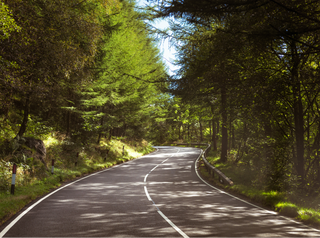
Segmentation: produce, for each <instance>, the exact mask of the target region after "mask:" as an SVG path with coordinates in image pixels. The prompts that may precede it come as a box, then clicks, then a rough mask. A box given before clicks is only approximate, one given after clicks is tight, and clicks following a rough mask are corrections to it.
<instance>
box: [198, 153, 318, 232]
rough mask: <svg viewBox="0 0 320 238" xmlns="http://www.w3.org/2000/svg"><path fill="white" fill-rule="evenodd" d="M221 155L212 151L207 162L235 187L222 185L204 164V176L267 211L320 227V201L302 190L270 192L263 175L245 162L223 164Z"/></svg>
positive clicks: (202, 168) (201, 167)
mask: <svg viewBox="0 0 320 238" xmlns="http://www.w3.org/2000/svg"><path fill="white" fill-rule="evenodd" d="M219 159H220V154H219V152H218V151H211V152H209V154H208V156H207V160H208V161H209V162H210V163H211V164H212V165H214V166H215V167H216V168H218V169H219V170H220V171H221V172H223V173H224V174H225V175H226V176H227V177H229V178H230V179H231V180H232V181H233V182H234V185H233V186H229V185H223V184H221V183H220V182H219V181H218V179H217V177H216V178H212V175H210V174H209V173H208V172H207V171H206V169H205V167H204V165H203V164H201V166H200V173H201V175H202V176H203V177H204V178H205V179H206V180H208V181H209V182H211V183H212V184H214V185H215V186H218V187H220V188H224V189H226V190H228V191H229V192H231V193H234V194H238V195H240V196H244V197H245V198H247V199H249V200H250V201H252V202H254V203H257V204H260V205H261V206H264V207H266V208H269V209H272V210H274V211H277V212H279V213H280V214H281V215H284V216H288V217H291V218H295V219H297V220H300V221H302V222H304V223H305V224H309V225H313V226H315V227H320V197H319V196H307V194H306V193H303V191H301V190H299V189H290V190H289V189H288V190H283V191H274V190H270V189H268V186H266V184H265V183H264V181H263V179H262V176H261V175H260V174H259V171H255V170H254V169H253V168H252V167H250V166H248V164H246V163H242V162H241V161H240V162H238V163H235V160H233V159H232V158H231V159H230V158H229V161H228V162H226V163H221V162H220V160H219Z"/></svg>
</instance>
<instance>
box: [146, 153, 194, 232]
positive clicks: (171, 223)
mask: <svg viewBox="0 0 320 238" xmlns="http://www.w3.org/2000/svg"><path fill="white" fill-rule="evenodd" d="M179 151H180V149H178V151H177V152H176V153H179ZM173 155H174V154H172V155H171V156H170V157H169V158H171V157H172V156H173ZM169 158H167V159H165V160H164V161H162V162H161V163H160V164H158V165H156V166H155V167H154V168H153V169H151V170H150V172H149V173H148V174H147V175H146V176H145V177H144V182H147V177H148V175H149V174H150V173H151V172H152V171H154V170H155V169H156V168H157V167H158V166H160V165H161V164H163V163H165V162H166V161H168V159H169ZM144 192H145V193H146V196H147V198H148V200H149V201H150V202H152V203H153V205H154V206H155V207H156V208H157V210H158V213H159V214H160V216H162V218H163V219H164V220H165V221H166V222H168V223H169V224H170V226H172V228H173V229H175V230H176V231H177V232H178V233H179V234H180V235H181V236H182V237H184V238H189V236H187V235H186V233H184V232H183V231H182V230H181V229H180V228H179V227H177V226H176V225H175V224H174V223H173V222H172V221H171V220H170V219H169V218H168V217H166V216H165V215H164V214H163V213H162V212H161V211H160V209H159V207H158V206H157V205H156V204H155V202H154V201H153V200H152V198H151V197H150V194H149V193H148V189H147V187H146V186H144Z"/></svg>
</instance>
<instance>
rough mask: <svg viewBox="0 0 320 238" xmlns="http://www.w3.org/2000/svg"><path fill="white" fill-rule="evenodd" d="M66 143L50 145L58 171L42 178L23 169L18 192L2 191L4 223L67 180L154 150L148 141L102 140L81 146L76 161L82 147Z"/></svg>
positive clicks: (0, 217) (0, 221)
mask: <svg viewBox="0 0 320 238" xmlns="http://www.w3.org/2000/svg"><path fill="white" fill-rule="evenodd" d="M63 146H64V145H63V144H55V146H54V148H51V149H50V145H47V148H48V151H49V152H50V151H51V154H50V153H49V156H47V157H50V156H55V158H56V160H57V163H56V166H55V170H54V174H51V173H49V172H45V174H43V173H42V174H41V175H42V176H41V178H37V177H32V176H30V174H28V176H27V175H26V173H28V172H26V171H24V170H23V169H22V168H20V170H19V171H18V172H19V173H17V178H18V176H19V175H21V176H20V178H19V179H18V181H19V183H18V184H17V185H16V188H15V194H14V195H11V194H10V192H9V188H7V190H0V225H2V224H3V223H5V222H6V221H7V220H9V219H10V218H11V217H12V216H13V215H15V214H16V213H17V212H19V211H20V210H21V209H22V208H23V207H25V206H26V205H27V204H29V203H30V202H32V201H33V200H35V199H37V198H39V197H41V196H43V195H45V194H47V193H49V192H50V191H52V190H53V189H56V188H58V187H59V186H61V185H62V184H63V183H66V182H69V181H72V180H74V179H77V178H79V177H81V176H85V175H87V174H90V173H93V172H96V171H99V170H102V169H105V168H109V167H111V166H113V165H116V164H120V163H123V162H125V161H128V160H131V159H134V158H138V157H141V156H142V155H145V154H148V153H150V152H152V151H153V150H154V149H153V148H152V147H151V145H149V144H148V143H147V142H146V141H142V142H132V141H121V140H117V139H112V140H109V141H107V140H102V141H101V143H100V145H99V146H94V145H91V146H89V147H90V148H81V150H80V152H79V156H78V157H77V158H76V161H77V163H76V164H75V163H74V161H75V156H74V154H76V151H79V149H80V148H78V147H77V146H74V145H72V146H69V147H68V148H67V150H64V149H61V148H60V147H63ZM106 150H108V156H106V153H105V151H106ZM70 154H72V155H73V157H71V155H70ZM24 180H25V181H24ZM27 180H28V181H27Z"/></svg>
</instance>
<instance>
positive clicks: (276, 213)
mask: <svg viewBox="0 0 320 238" xmlns="http://www.w3.org/2000/svg"><path fill="white" fill-rule="evenodd" d="M201 155H202V150H201V153H200V155H199V157H198V158H197V159H196V162H195V166H194V168H195V172H196V174H197V176H198V177H199V179H201V180H202V182H204V183H205V184H206V185H208V186H210V187H211V188H213V189H215V190H218V191H219V192H221V193H224V194H226V195H228V196H230V197H233V198H235V199H237V200H239V201H241V202H244V203H246V204H249V205H251V206H253V207H256V208H258V209H260V210H263V211H266V212H268V213H270V214H272V215H277V216H279V217H282V218H284V219H286V220H288V221H291V222H294V223H296V224H299V225H301V226H304V227H306V228H308V229H311V230H314V231H316V232H320V230H317V229H315V228H313V227H309V226H307V225H305V224H303V223H301V222H298V221H295V220H293V219H290V218H288V217H285V216H281V215H280V214H279V213H278V212H273V211H269V210H267V209H264V208H262V207H259V206H257V205H254V204H252V203H250V202H247V201H245V200H242V199H241V198H238V197H235V196H233V195H231V194H229V193H227V192H225V191H222V190H220V189H218V188H216V187H214V186H213V185H211V184H209V183H207V182H206V181H205V180H203V179H202V178H201V176H200V175H199V173H198V170H197V163H198V160H199V159H200V157H201Z"/></svg>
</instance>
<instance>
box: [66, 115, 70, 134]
mask: <svg viewBox="0 0 320 238" xmlns="http://www.w3.org/2000/svg"><path fill="white" fill-rule="evenodd" d="M66 134H67V137H70V135H71V112H70V111H67V133H66Z"/></svg>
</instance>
